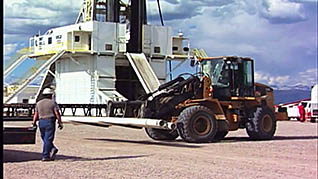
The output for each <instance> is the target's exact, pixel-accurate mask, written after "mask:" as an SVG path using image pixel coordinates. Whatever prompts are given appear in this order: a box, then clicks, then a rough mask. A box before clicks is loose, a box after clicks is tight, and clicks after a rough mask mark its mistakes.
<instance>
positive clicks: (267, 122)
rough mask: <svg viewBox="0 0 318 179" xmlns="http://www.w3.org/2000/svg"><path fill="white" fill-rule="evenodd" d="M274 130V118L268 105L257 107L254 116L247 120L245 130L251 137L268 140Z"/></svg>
mask: <svg viewBox="0 0 318 179" xmlns="http://www.w3.org/2000/svg"><path fill="white" fill-rule="evenodd" d="M275 131H276V119H275V115H274V113H273V111H272V110H270V109H269V108H268V107H258V108H256V110H255V112H254V117H253V118H251V119H250V120H249V122H247V126H246V132H247V134H248V135H249V137H250V138H251V139H254V140H269V139H272V138H273V136H274V134H275Z"/></svg>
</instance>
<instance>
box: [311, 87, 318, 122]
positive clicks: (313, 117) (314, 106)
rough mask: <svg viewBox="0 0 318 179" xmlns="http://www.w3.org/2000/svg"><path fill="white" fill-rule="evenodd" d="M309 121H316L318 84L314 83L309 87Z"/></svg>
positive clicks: (317, 119) (317, 117) (317, 115)
mask: <svg viewBox="0 0 318 179" xmlns="http://www.w3.org/2000/svg"><path fill="white" fill-rule="evenodd" d="M310 103H311V108H310V114H311V121H312V122H315V121H318V84H316V85H314V86H313V88H312V89H311V100H310Z"/></svg>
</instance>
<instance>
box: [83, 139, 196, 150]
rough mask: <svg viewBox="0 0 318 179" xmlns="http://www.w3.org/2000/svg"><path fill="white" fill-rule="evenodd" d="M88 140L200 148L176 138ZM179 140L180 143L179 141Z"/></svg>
mask: <svg viewBox="0 0 318 179" xmlns="http://www.w3.org/2000/svg"><path fill="white" fill-rule="evenodd" d="M85 139H86V140H98V141H105V142H125V143H134V144H145V145H161V146H167V147H184V148H200V147H201V146H198V145H190V144H188V143H185V142H183V141H182V140H174V141H167V142H157V141H149V140H141V141H140V140H138V141H136V140H124V139H105V138H103V139H95V138H85ZM177 142H179V143H177Z"/></svg>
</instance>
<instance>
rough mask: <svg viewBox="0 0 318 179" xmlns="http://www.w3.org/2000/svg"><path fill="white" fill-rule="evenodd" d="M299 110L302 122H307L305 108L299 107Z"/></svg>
mask: <svg viewBox="0 0 318 179" xmlns="http://www.w3.org/2000/svg"><path fill="white" fill-rule="evenodd" d="M298 110H299V114H300V121H301V122H305V120H306V118H305V108H304V106H303V105H299V106H298Z"/></svg>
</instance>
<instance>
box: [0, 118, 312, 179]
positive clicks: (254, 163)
mask: <svg viewBox="0 0 318 179" xmlns="http://www.w3.org/2000/svg"><path fill="white" fill-rule="evenodd" d="M317 127H318V124H317V123H299V122H291V121H286V122H279V123H278V128H277V132H276V136H275V138H274V140H270V141H249V140H248V137H247V134H246V133H245V130H239V131H235V132H231V133H230V134H229V135H228V136H227V137H226V138H225V140H223V141H220V142H216V143H207V144H189V143H185V142H183V141H181V140H177V141H175V142H158V141H153V140H151V139H150V138H148V137H147V136H146V134H145V133H144V131H143V130H138V129H128V128H121V127H111V128H109V129H106V128H100V127H93V126H83V125H71V124H68V125H66V126H65V129H63V130H62V131H57V134H56V135H57V136H56V141H55V144H56V146H57V147H58V148H59V150H60V151H59V153H58V155H57V159H56V160H55V161H54V162H41V161H40V159H41V150H42V142H41V140H40V136H39V131H38V133H37V143H36V145H5V146H4V178H6V179H11V178H12V179H17V178H28V179H33V178H34V179H36V178H57V179H61V178H69V179H73V178H94V179H95V178H151V179H156V178H182V179H183V178H189V179H194V178H196V179H197V178H204V179H206V178H222V179H223V178H244V179H246V178H310V179H315V178H317V162H318V159H317V150H318V149H317V145H318V144H317V143H318V132H317Z"/></svg>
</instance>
